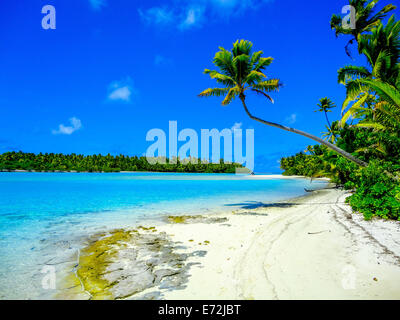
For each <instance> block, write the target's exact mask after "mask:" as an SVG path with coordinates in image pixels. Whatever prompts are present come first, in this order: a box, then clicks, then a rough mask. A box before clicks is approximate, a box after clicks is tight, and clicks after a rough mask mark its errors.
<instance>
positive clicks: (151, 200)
mask: <svg viewBox="0 0 400 320" xmlns="http://www.w3.org/2000/svg"><path fill="white" fill-rule="evenodd" d="M325 185H326V182H321V181H314V182H313V183H312V184H311V185H310V181H309V180H306V179H293V180H283V179H273V180H270V179H268V180H264V179H251V177H249V176H238V175H230V174H175V173H173V174H172V173H163V174H160V173H109V174H108V173H107V174H104V173H100V174H97V173H0V299H37V298H43V297H49V296H50V293H51V292H49V291H50V290H47V291H46V290H44V289H43V288H42V284H41V281H42V278H43V274H42V273H41V270H42V268H43V266H44V265H45V264H46V263H50V262H51V261H54V259H55V257H60V256H62V255H63V254H64V255H66V254H69V253H70V252H73V251H74V250H76V248H78V247H79V246H80V244H81V240H82V238H84V237H85V236H87V235H88V234H92V233H95V232H98V231H102V230H106V229H113V228H118V227H126V226H135V225H137V224H138V223H147V224H148V223H150V222H149V221H148V220H149V219H150V220H153V221H152V222H151V223H156V222H154V221H158V220H160V216H163V215H169V214H196V213H199V214H201V213H213V212H220V211H221V210H229V211H231V210H234V209H236V208H240V207H246V208H252V207H256V206H257V205H259V204H260V203H268V202H273V201H278V200H283V199H288V198H292V197H297V196H301V195H303V194H305V191H304V188H313V189H317V188H321V187H324V186H325Z"/></svg>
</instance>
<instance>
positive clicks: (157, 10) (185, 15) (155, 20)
mask: <svg viewBox="0 0 400 320" xmlns="http://www.w3.org/2000/svg"><path fill="white" fill-rule="evenodd" d="M272 1H273V0H169V4H166V5H164V6H163V7H150V8H148V9H138V12H139V15H140V17H141V18H142V20H143V21H144V22H145V23H146V24H149V25H155V26H164V27H165V26H171V27H176V28H178V29H179V30H182V31H184V30H188V29H191V28H193V27H199V26H202V25H203V24H205V22H206V21H207V20H218V18H221V17H225V18H229V17H230V16H235V15H239V14H241V13H243V12H244V11H245V10H248V9H256V8H258V7H259V6H260V5H262V4H265V3H268V2H272ZM165 2H168V1H165Z"/></svg>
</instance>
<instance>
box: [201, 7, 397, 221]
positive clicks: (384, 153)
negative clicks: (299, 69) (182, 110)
mask: <svg viewBox="0 0 400 320" xmlns="http://www.w3.org/2000/svg"><path fill="white" fill-rule="evenodd" d="M377 3H378V1H376V0H375V1H367V0H350V1H349V5H350V6H353V7H354V9H355V12H354V13H355V26H354V28H353V29H352V28H349V27H348V26H347V25H342V21H343V20H342V17H341V16H339V15H333V17H332V19H331V27H332V29H334V30H335V34H336V36H338V35H340V34H343V35H348V36H349V37H350V40H349V42H348V44H347V45H346V53H347V54H348V55H349V56H350V53H349V48H348V47H349V45H350V44H357V49H358V53H359V54H360V56H361V57H365V60H366V65H361V66H360V65H348V66H344V67H343V68H341V69H340V70H338V75H337V78H338V83H339V84H341V85H343V86H344V88H345V90H346V98H345V101H344V102H343V105H342V117H341V119H338V120H335V121H333V122H331V121H330V120H329V118H328V112H330V111H331V110H332V109H333V108H334V107H335V104H334V103H333V102H332V101H331V100H330V99H329V98H322V99H320V102H319V104H318V110H317V111H320V112H323V113H324V115H325V120H326V122H327V126H326V129H327V131H326V132H325V133H324V134H323V135H322V137H321V138H319V137H316V136H314V135H311V134H309V133H306V132H304V131H300V130H298V129H294V128H289V127H286V126H283V125H280V124H276V123H273V122H269V121H266V120H263V119H260V118H258V117H255V116H253V114H251V113H250V111H249V109H248V106H247V105H246V96H247V94H248V93H250V92H253V93H257V94H260V95H262V96H264V97H266V98H267V99H268V100H269V101H270V102H272V103H273V102H274V100H273V98H272V97H271V96H270V94H271V93H274V92H277V91H278V90H279V88H280V87H281V81H280V80H279V79H270V78H267V76H266V74H265V71H264V70H265V69H266V67H267V66H269V65H270V64H271V63H272V61H273V59H272V58H271V57H268V58H264V57H263V56H262V55H263V52H262V51H257V52H254V53H253V52H252V46H253V45H252V43H251V42H249V41H246V40H241V41H239V40H238V41H237V42H235V43H234V44H233V49H232V50H231V51H228V50H226V49H224V48H222V47H220V48H219V49H220V51H218V52H217V53H216V55H215V58H214V61H213V62H214V64H215V66H216V67H217V69H218V70H208V69H206V70H205V71H204V73H205V74H208V75H209V76H210V77H211V78H212V79H215V80H216V82H217V83H218V84H220V87H218V88H209V89H206V90H204V91H203V92H202V93H200V95H199V96H200V97H210V96H217V97H224V99H223V101H222V105H228V104H229V103H231V102H232V101H233V99H234V98H236V97H238V98H239V99H240V101H241V102H242V104H243V107H244V109H245V112H246V113H247V115H248V116H249V117H250V118H251V119H253V120H256V121H258V122H261V123H263V124H266V125H269V126H273V127H276V128H279V129H283V130H286V131H290V132H293V133H297V134H300V135H303V136H305V137H308V138H310V139H313V140H314V141H316V142H318V143H319V144H317V145H314V146H308V147H307V149H306V150H305V151H304V152H299V153H298V154H296V155H294V156H290V157H285V158H282V159H281V169H283V170H284V173H283V174H284V175H303V176H308V177H311V178H315V177H329V178H331V181H332V182H334V183H336V184H337V185H338V186H340V187H344V188H346V189H348V190H352V195H351V196H350V197H348V198H347V201H348V202H349V204H350V205H351V206H352V208H353V209H354V210H355V211H356V212H361V213H363V215H364V217H365V218H366V219H371V218H372V217H374V216H379V217H382V218H388V219H398V220H400V182H399V177H400V91H399V90H400V38H399V35H400V22H399V21H397V20H396V18H395V16H394V15H392V16H391V17H389V18H388V19H387V21H386V23H384V22H383V19H384V18H385V17H386V16H387V14H388V13H389V12H390V11H392V10H393V9H395V8H396V7H395V6H394V5H392V4H388V5H386V6H385V7H383V8H382V9H380V10H379V11H377V12H376V13H375V11H376V5H377Z"/></svg>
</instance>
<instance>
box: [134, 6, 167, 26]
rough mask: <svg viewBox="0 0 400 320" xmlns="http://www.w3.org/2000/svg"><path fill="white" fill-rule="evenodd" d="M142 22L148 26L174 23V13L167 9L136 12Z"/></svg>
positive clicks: (160, 8) (158, 8) (156, 8)
mask: <svg viewBox="0 0 400 320" xmlns="http://www.w3.org/2000/svg"><path fill="white" fill-rule="evenodd" d="M138 12H139V15H140V17H141V18H142V20H143V21H144V22H146V23H148V24H156V25H166V24H170V23H172V22H173V21H174V18H175V13H174V12H173V10H172V9H170V8H167V7H153V8H150V9H147V10H141V9H139V10H138Z"/></svg>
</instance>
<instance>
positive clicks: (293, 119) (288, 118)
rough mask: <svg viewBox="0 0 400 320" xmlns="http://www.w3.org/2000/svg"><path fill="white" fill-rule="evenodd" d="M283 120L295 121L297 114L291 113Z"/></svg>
mask: <svg viewBox="0 0 400 320" xmlns="http://www.w3.org/2000/svg"><path fill="white" fill-rule="evenodd" d="M285 121H286V122H287V123H289V124H294V123H295V122H296V121H297V114H295V113H292V114H291V115H290V116H289V117H287V118H286V119H285Z"/></svg>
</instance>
